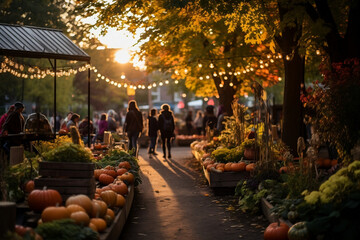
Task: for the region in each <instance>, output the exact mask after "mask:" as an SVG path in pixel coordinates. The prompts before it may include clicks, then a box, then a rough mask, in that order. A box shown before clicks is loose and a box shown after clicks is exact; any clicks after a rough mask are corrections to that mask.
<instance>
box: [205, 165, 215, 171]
mask: <svg viewBox="0 0 360 240" xmlns="http://www.w3.org/2000/svg"><path fill="white" fill-rule="evenodd" d="M212 167H215V164H209V165H207V167H206V170H207V171H208V172H210V169H211V168H212Z"/></svg>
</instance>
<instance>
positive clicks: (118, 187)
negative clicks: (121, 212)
mask: <svg viewBox="0 0 360 240" xmlns="http://www.w3.org/2000/svg"><path fill="white" fill-rule="evenodd" d="M111 190H113V191H114V192H116V193H118V194H121V195H126V194H128V186H127V185H126V184H125V183H124V182H123V181H117V182H116V183H115V184H113V185H112V186H111Z"/></svg>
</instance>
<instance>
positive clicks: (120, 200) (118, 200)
mask: <svg viewBox="0 0 360 240" xmlns="http://www.w3.org/2000/svg"><path fill="white" fill-rule="evenodd" d="M125 203H126V200H125V198H124V197H123V195H121V194H118V195H117V197H116V204H115V207H124V206H125Z"/></svg>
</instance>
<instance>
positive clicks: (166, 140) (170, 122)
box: [159, 104, 175, 158]
mask: <svg viewBox="0 0 360 240" xmlns="http://www.w3.org/2000/svg"><path fill="white" fill-rule="evenodd" d="M161 109H162V111H161V114H160V116H159V129H160V133H161V140H162V147H163V153H164V156H163V157H164V158H166V147H167V150H168V158H171V142H170V140H171V138H173V137H175V134H174V131H175V122H174V116H173V113H172V111H170V106H169V105H168V104H163V105H162V106H161Z"/></svg>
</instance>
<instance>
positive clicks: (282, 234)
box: [264, 222, 289, 240]
mask: <svg viewBox="0 0 360 240" xmlns="http://www.w3.org/2000/svg"><path fill="white" fill-rule="evenodd" d="M288 231H289V226H288V225H287V224H285V223H280V222H275V223H271V224H270V225H269V226H268V227H267V228H266V229H265V232H264V240H288V236H287V235H288V234H287V232H288Z"/></svg>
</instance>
